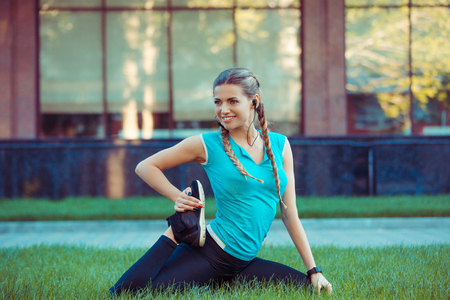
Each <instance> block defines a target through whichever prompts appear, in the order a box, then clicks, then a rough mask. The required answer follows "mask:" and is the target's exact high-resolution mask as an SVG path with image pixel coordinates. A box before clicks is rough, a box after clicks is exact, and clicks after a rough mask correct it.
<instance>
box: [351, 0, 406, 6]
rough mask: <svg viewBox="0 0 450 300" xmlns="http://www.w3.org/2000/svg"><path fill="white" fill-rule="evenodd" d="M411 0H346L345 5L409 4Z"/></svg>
mask: <svg viewBox="0 0 450 300" xmlns="http://www.w3.org/2000/svg"><path fill="white" fill-rule="evenodd" d="M408 2H409V0H345V5H349V6H352V5H357V6H364V5H408Z"/></svg>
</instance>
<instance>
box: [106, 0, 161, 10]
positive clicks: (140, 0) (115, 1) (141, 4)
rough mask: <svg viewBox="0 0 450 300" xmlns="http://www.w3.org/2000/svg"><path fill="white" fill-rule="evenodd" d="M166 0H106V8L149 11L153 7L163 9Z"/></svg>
mask: <svg viewBox="0 0 450 300" xmlns="http://www.w3.org/2000/svg"><path fill="white" fill-rule="evenodd" d="M166 5H167V0H106V6H110V7H136V8H146V9H151V8H153V7H165V6H166Z"/></svg>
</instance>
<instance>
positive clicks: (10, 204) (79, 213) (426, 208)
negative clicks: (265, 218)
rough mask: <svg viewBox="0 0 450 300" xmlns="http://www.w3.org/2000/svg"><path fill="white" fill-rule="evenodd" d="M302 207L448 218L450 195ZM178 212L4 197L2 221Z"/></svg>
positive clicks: (95, 201)
mask: <svg viewBox="0 0 450 300" xmlns="http://www.w3.org/2000/svg"><path fill="white" fill-rule="evenodd" d="M297 207H298V210H299V215H300V217H301V218H348V217H351V218H362V217H444V216H450V195H437V196H427V195H422V196H384V197H334V198H325V197H312V198H298V199H297ZM173 211H174V208H173V203H172V202H170V201H169V200H167V199H165V198H162V197H135V198H127V199H123V200H108V199H105V198H88V197H80V198H68V199H64V200H60V201H50V200H38V199H12V200H8V199H3V200H0V221H47V220H148V219H165V218H166V217H167V216H169V215H171V214H172V213H173ZM215 213H216V205H215V200H214V199H207V204H206V217H207V218H209V219H212V218H214V215H215ZM277 217H280V215H279V212H278V214H277Z"/></svg>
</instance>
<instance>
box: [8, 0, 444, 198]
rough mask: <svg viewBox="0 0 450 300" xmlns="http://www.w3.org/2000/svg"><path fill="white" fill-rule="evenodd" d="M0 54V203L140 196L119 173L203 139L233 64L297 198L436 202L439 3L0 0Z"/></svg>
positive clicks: (173, 173)
mask: <svg viewBox="0 0 450 300" xmlns="http://www.w3.org/2000/svg"><path fill="white" fill-rule="evenodd" d="M0 53H1V55H0V198H4V197H10V198H15V197H50V198H54V199H58V198H63V197H67V196H76V195H89V196H108V197H111V198H122V197H126V196H134V195H148V194H151V193H152V191H150V189H149V188H148V186H147V185H146V184H145V183H144V182H142V181H141V180H139V179H137V178H136V176H135V175H134V173H133V171H134V167H135V166H136V164H137V163H138V162H139V161H140V160H142V159H144V158H145V157H147V156H149V155H151V154H152V153H155V152H157V151H160V150H161V149H164V148H167V147H170V146H171V145H174V144H175V143H176V142H178V140H179V138H183V137H186V136H190V135H193V134H197V133H201V132H208V131H215V130H217V125H216V124H215V122H214V121H213V118H214V109H213V108H214V105H213V98H212V83H213V80H214V79H215V77H216V76H217V75H218V74H219V73H220V72H221V71H223V70H225V69H227V68H230V67H233V66H240V67H247V68H249V69H250V70H252V71H253V72H254V73H255V74H256V75H257V76H258V78H259V80H260V82H261V86H262V99H263V101H264V103H265V105H266V108H267V114H268V119H269V120H270V121H272V125H273V130H274V131H277V132H281V133H283V134H285V135H288V136H290V140H291V145H292V149H293V153H294V159H295V162H296V165H295V174H296V189H297V194H298V195H326V196H329V195H377V194H423V193H431V194H437V193H450V168H449V167H448V161H450V137H449V135H450V0H346V1H344V0H252V1H250V0H2V1H0ZM445 136H446V137H445ZM446 162H447V163H446ZM166 175H167V176H168V177H169V179H170V180H171V181H172V182H173V183H174V184H175V185H176V186H178V187H185V186H186V185H187V184H188V183H189V182H190V181H191V180H192V178H198V179H200V180H202V181H203V180H204V181H205V182H207V178H206V175H205V174H204V172H203V171H202V170H201V167H200V166H198V164H194V163H191V164H187V165H182V166H179V167H176V168H174V169H173V170H168V171H167V174H166ZM207 186H208V185H207ZM153 193H154V192H153ZM207 193H208V194H211V190H210V189H209V187H207Z"/></svg>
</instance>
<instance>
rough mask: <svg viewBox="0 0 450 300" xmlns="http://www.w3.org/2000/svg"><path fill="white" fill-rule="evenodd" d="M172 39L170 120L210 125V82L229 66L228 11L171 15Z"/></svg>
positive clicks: (230, 33)
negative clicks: (171, 106) (172, 91)
mask: <svg viewBox="0 0 450 300" xmlns="http://www.w3.org/2000/svg"><path fill="white" fill-rule="evenodd" d="M172 37H173V44H172V51H173V90H174V119H175V120H176V121H201V120H211V123H212V122H213V118H214V105H213V100H212V99H213V98H212V84H213V81H214V79H215V78H216V77H217V75H219V73H220V72H221V71H223V70H225V69H228V68H230V67H232V66H233V48H232V46H233V43H234V35H233V23H232V14H231V11H229V10H201V11H175V12H173V23H172ZM178 124H179V126H181V124H183V123H178Z"/></svg>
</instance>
